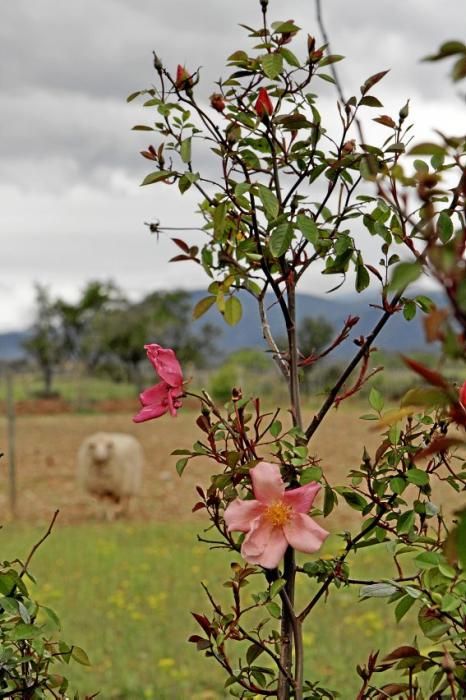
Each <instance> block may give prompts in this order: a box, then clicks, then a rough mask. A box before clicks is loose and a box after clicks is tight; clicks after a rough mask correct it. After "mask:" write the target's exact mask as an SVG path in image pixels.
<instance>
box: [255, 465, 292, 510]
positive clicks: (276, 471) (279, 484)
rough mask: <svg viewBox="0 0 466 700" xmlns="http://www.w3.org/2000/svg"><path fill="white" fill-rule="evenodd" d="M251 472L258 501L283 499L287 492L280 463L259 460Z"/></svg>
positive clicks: (270, 501) (267, 501)
mask: <svg viewBox="0 0 466 700" xmlns="http://www.w3.org/2000/svg"><path fill="white" fill-rule="evenodd" d="M249 474H250V476H251V479H252V487H253V490H254V496H255V497H256V498H257V500H258V501H261V502H262V503H273V502H274V501H279V500H281V498H282V496H283V494H284V492H285V485H284V483H283V479H282V477H281V475H280V467H279V466H278V464H271V463H270V462H259V464H257V465H256V466H255V467H253V468H252V469H251V471H250V472H249Z"/></svg>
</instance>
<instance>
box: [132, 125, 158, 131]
mask: <svg viewBox="0 0 466 700" xmlns="http://www.w3.org/2000/svg"><path fill="white" fill-rule="evenodd" d="M131 131H155V129H154V128H153V127H152V126H147V125H146V124H136V126H133V127H132V128H131Z"/></svg>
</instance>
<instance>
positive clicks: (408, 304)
mask: <svg viewBox="0 0 466 700" xmlns="http://www.w3.org/2000/svg"><path fill="white" fill-rule="evenodd" d="M416 309H417V306H416V302H415V301H412V300H411V299H409V300H408V301H405V303H404V305H403V316H404V317H405V319H406V320H407V321H411V320H412V319H413V318H414V317H415V315H416Z"/></svg>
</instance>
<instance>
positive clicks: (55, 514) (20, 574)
mask: <svg viewBox="0 0 466 700" xmlns="http://www.w3.org/2000/svg"><path fill="white" fill-rule="evenodd" d="M59 512H60V511H59V510H56V511H55V513H54V514H53V517H52V520H51V521H50V525H49V526H48V528H47V531H46V532H45V534H44V535H42V537H41V538H40V540H39V541H38V542H36V544H35V545H34V547H33V548H32V549H31V551H30V552H29V555H28V558H27V559H26V561H25V562H24V564H23V566H22V569H21V571H20V573H19V576H20V578H22V577H23V576H24V574H26V573H27V570H28V566H29V564H30V563H31V559H32V557H33V556H34V554H35V553H36V552H37V550H38V549H39V547H40V546H41V544H42V543H43V542H45V540H46V539H47V537H49V535H50V534H51V532H52V530H53V526H54V525H55V521H56V519H57V518H58V514H59Z"/></svg>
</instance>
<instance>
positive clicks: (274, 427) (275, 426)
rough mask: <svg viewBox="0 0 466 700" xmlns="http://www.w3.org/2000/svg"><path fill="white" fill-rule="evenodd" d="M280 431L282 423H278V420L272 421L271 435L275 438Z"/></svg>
mask: <svg viewBox="0 0 466 700" xmlns="http://www.w3.org/2000/svg"><path fill="white" fill-rule="evenodd" d="M281 432H282V424H281V423H280V421H279V420H276V421H274V422H273V423H272V425H271V426H270V434H271V435H272V437H274V438H276V437H278V436H279V435H280V433H281Z"/></svg>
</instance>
